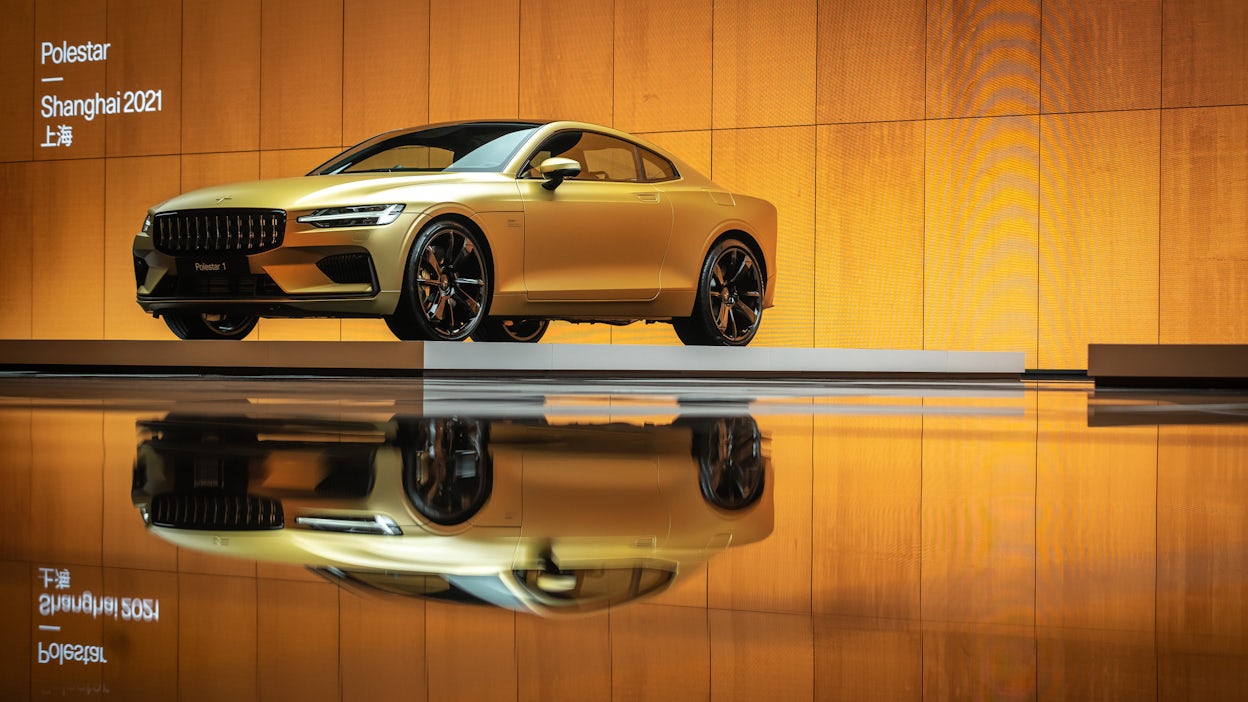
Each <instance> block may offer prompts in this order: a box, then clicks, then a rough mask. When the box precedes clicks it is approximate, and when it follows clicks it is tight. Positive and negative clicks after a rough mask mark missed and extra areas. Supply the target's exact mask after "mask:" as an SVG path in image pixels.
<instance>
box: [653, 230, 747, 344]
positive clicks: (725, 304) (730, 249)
mask: <svg viewBox="0 0 1248 702" xmlns="http://www.w3.org/2000/svg"><path fill="white" fill-rule="evenodd" d="M765 285H766V283H765V281H764V278H763V270H762V268H761V267H760V266H759V265H758V259H757V258H756V257H755V256H754V252H753V251H751V250H750V247H749V246H747V245H746V244H744V243H743V242H741V241H739V240H737V239H733V238H728V239H724V240H722V241H720V242H719V243H717V244H716V245H715V246H713V247H711V250H710V252H709V253H708V254H707V255H706V260H705V262H704V263H703V264H702V274H701V276H700V277H699V278H698V294H697V297H696V299H695V300H694V303H693V314H691V315H690V316H688V317H679V318H676V319H673V320H672V327H673V328H675V330H676V336H678V337H680V340H681V341H682V342H684V343H685V344H686V345H689V346H745V345H746V344H748V343H750V340H751V339H753V338H754V334H755V333H756V332H757V331H758V324H759V321H760V320H761V319H762V316H763V292H764V286H765Z"/></svg>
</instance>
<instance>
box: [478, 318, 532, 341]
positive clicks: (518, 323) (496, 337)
mask: <svg viewBox="0 0 1248 702" xmlns="http://www.w3.org/2000/svg"><path fill="white" fill-rule="evenodd" d="M549 327H550V322H549V321H547V320H545V319H503V318H500V317H486V318H485V319H483V320H481V325H480V326H478V327H477V330H476V331H475V332H473V333H472V340H473V341H517V342H521V343H527V344H535V343H537V342H538V341H539V340H540V339H541V338H542V335H544V334H545V333H546V329H547V328H549Z"/></svg>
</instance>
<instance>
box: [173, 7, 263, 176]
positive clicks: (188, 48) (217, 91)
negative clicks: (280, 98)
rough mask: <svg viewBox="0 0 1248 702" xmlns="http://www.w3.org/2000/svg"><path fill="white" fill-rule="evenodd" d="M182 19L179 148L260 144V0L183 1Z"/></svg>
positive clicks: (215, 148) (201, 149) (208, 149)
mask: <svg viewBox="0 0 1248 702" xmlns="http://www.w3.org/2000/svg"><path fill="white" fill-rule="evenodd" d="M182 23H183V26H184V27H186V28H188V31H184V32H183V38H182V41H183V44H182V153H184V154H187V153H200V152H215V151H254V150H256V149H258V148H260V101H261V98H260V44H261V41H260V38H261V33H260V0H185V1H184V2H183V4H182Z"/></svg>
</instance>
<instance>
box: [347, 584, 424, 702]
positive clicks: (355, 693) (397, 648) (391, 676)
mask: <svg viewBox="0 0 1248 702" xmlns="http://www.w3.org/2000/svg"><path fill="white" fill-rule="evenodd" d="M338 598H339V604H338V611H339V620H338V631H339V633H340V636H341V638H340V640H339V643H338V660H339V661H340V665H341V666H342V700H343V702H371V701H372V700H385V699H391V700H399V699H402V700H412V702H424V700H426V699H427V698H428V697H427V695H426V691H425V683H426V675H427V672H426V670H425V605H424V602H422V601H421V600H419V599H416V598H412V599H410V600H409V599H406V598H399V597H366V596H365V597H362V596H360V595H356V594H354V593H352V592H350V591H348V590H341V591H340V592H339V595H338ZM379 642H384V644H383V645H379Z"/></svg>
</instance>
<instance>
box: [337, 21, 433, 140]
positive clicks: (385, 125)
mask: <svg viewBox="0 0 1248 702" xmlns="http://www.w3.org/2000/svg"><path fill="white" fill-rule="evenodd" d="M342 21H343V30H342V35H343V36H342V43H343V49H342V51H343V57H342V72H343V75H342V142H343V145H350V144H357V143H359V142H361V141H363V140H365V139H367V138H369V137H371V136H374V135H376V134H380V133H382V132H387V131H390V130H392V129H402V128H404V127H412V126H416V125H420V124H424V123H426V122H428V121H429V0H415V1H414V2H401V3H397V2H390V1H389V0H345V2H344V6H343V18H342Z"/></svg>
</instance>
